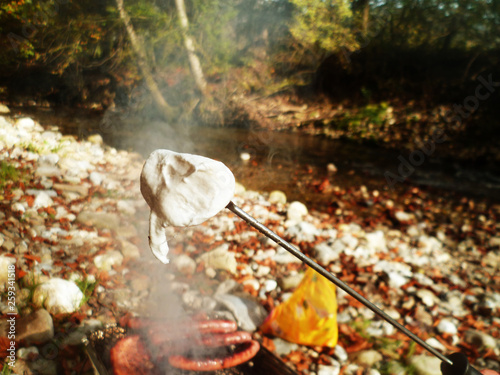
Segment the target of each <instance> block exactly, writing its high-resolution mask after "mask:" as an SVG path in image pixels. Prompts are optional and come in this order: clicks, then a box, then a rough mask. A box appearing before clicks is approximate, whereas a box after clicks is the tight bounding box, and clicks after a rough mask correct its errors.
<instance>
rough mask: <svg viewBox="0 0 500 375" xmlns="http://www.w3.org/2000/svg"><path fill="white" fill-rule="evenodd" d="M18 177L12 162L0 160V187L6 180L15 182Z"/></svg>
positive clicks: (3, 185) (17, 171) (18, 174)
mask: <svg viewBox="0 0 500 375" xmlns="http://www.w3.org/2000/svg"><path fill="white" fill-rule="evenodd" d="M19 178H20V173H19V170H18V169H17V168H16V167H14V166H13V165H12V164H9V163H7V162H5V161H3V160H1V161H0V188H2V189H3V188H4V187H5V185H6V184H7V183H8V182H17V181H18V180H19Z"/></svg>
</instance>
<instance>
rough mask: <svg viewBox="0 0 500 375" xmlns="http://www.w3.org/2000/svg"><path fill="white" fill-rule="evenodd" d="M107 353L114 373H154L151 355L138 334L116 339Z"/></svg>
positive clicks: (142, 374) (122, 374)
mask: <svg viewBox="0 0 500 375" xmlns="http://www.w3.org/2000/svg"><path fill="white" fill-rule="evenodd" d="M109 355H110V359H111V365H112V366H113V374H114V375H131V374H135V375H153V374H156V371H155V368H154V365H153V363H152V362H151V357H150V355H149V353H148V351H147V349H146V347H145V346H144V344H143V343H142V341H141V338H140V337H139V335H133V336H127V337H124V338H122V339H120V340H118V342H117V343H116V344H115V346H113V348H112V349H111V351H110V354H109Z"/></svg>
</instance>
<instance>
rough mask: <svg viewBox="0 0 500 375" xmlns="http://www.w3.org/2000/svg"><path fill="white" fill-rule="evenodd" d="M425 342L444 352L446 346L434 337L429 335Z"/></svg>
mask: <svg viewBox="0 0 500 375" xmlns="http://www.w3.org/2000/svg"><path fill="white" fill-rule="evenodd" d="M425 342H426V343H427V344H429V345H430V346H432V347H433V348H434V349H437V350H440V351H442V352H446V347H445V346H444V345H443V344H441V343H440V342H439V341H438V340H437V339H435V338H434V337H431V338H429V339H427V340H425Z"/></svg>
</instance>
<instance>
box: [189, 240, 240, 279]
mask: <svg viewBox="0 0 500 375" xmlns="http://www.w3.org/2000/svg"><path fill="white" fill-rule="evenodd" d="M197 262H198V263H200V262H204V263H205V267H208V268H212V269H214V270H218V269H219V270H225V271H228V272H230V273H232V274H236V267H237V265H238V263H237V261H236V257H235V253H233V252H231V251H229V244H222V245H221V246H219V247H217V248H215V249H214V250H212V251H209V252H208V253H205V254H202V255H200V256H199V257H198V259H197Z"/></svg>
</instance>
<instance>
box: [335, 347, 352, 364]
mask: <svg viewBox="0 0 500 375" xmlns="http://www.w3.org/2000/svg"><path fill="white" fill-rule="evenodd" d="M333 355H334V356H335V358H337V359H338V360H339V361H340V363H344V362H347V360H348V359H349V355H348V354H347V352H346V350H345V349H344V348H343V347H342V346H340V345H339V344H337V345H336V346H335V349H334V350H333Z"/></svg>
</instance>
